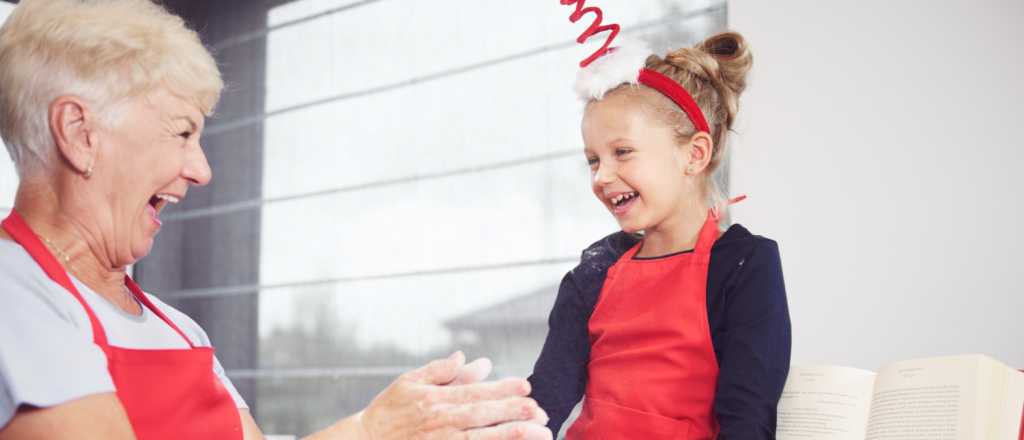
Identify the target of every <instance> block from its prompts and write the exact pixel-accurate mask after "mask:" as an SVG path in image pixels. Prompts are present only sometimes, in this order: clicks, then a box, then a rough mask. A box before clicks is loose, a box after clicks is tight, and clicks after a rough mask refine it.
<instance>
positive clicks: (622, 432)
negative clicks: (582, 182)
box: [567, 213, 718, 440]
mask: <svg viewBox="0 0 1024 440" xmlns="http://www.w3.org/2000/svg"><path fill="white" fill-rule="evenodd" d="M717 218H718V217H717V215H715V213H709V215H708V218H707V220H706V221H705V222H704V226H703V227H702V228H701V231H700V236H699V238H698V239H697V245H696V247H695V248H694V250H693V252H688V253H681V254H677V255H672V256H669V257H664V258H658V259H651V260H637V259H634V258H633V257H634V255H636V253H637V251H638V250H639V249H640V244H637V245H636V246H634V247H633V248H632V249H630V250H629V251H628V252H626V254H625V255H623V256H622V258H620V259H619V261H618V262H616V263H615V265H613V266H612V267H611V268H609V269H608V275H607V278H606V279H605V282H604V287H602V289H601V296H600V298H599V299H598V303H597V305H596V306H595V308H594V313H593V315H592V316H591V318H590V323H589V333H590V363H589V365H588V371H589V374H588V382H587V390H586V397H585V399H584V401H583V412H582V414H580V417H579V418H578V419H577V420H576V422H575V423H574V424H573V425H572V427H571V428H570V429H569V432H568V436H567V438H568V439H570V440H582V439H713V438H715V437H716V436H717V435H718V424H717V422H716V420H715V417H714V415H713V413H712V407H713V404H714V398H715V388H716V386H717V381H718V361H717V359H716V358H715V351H714V348H713V347H712V345H711V331H710V329H709V327H708V316H707V281H708V280H707V278H708V263H709V262H710V261H711V247H712V245H714V243H715V240H717V239H718V222H717Z"/></svg>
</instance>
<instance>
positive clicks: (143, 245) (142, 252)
mask: <svg viewBox="0 0 1024 440" xmlns="http://www.w3.org/2000/svg"><path fill="white" fill-rule="evenodd" d="M155 239H156V234H153V235H150V236H148V237H146V238H143V239H142V240H139V241H138V242H136V243H134V244H133V245H132V249H131V257H130V260H131V261H126V262H124V264H125V265H129V264H135V262H137V261H139V260H141V259H143V258H144V257H145V256H146V255H149V253H150V252H151V251H152V250H153V242H154V240H155Z"/></svg>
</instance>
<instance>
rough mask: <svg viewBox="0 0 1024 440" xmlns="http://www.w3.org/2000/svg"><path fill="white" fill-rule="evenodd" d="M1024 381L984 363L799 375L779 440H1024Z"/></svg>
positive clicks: (939, 362)
mask: <svg viewBox="0 0 1024 440" xmlns="http://www.w3.org/2000/svg"><path fill="white" fill-rule="evenodd" d="M1022 419H1024V373H1021V372H1019V371H1017V370H1014V369H1012V368H1010V367H1007V366H1006V365H1003V364H1002V363H1000V362H998V361H996V360H995V359H992V358H990V357H988V356H984V355H963V356H949V357H938V358H929V359H918V360H910V361H901V362H895V363H892V364H888V365H886V366H884V367H883V368H882V369H881V370H879V372H878V374H875V373H872V372H870V371H865V370H859V369H856V368H847V367H837V366H809V367H793V368H791V369H790V372H789V378H788V379H787V380H786V387H785V389H784V390H783V392H782V399H781V400H780V401H779V417H778V428H777V430H776V436H777V438H778V439H779V440H797V439H799V440H805V439H815V440H918V439H922V440H923V439H930V440H982V439H984V440H1018V439H1019V440H1024V430H1022V426H1021V422H1022Z"/></svg>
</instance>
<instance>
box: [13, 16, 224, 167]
mask: <svg viewBox="0 0 1024 440" xmlns="http://www.w3.org/2000/svg"><path fill="white" fill-rule="evenodd" d="M160 87H165V88H166V89H167V90H169V91H170V92H172V93H174V94H175V95H177V96H179V97H181V98H182V99H185V100H187V101H189V102H191V103H194V104H195V105H196V106H197V107H198V108H199V109H200V110H201V111H203V113H205V114H207V115H209V114H211V113H212V112H213V108H214V107H215V106H216V104H217V101H218V100H219V99H220V93H221V89H223V87H224V83H223V81H222V80H221V76H220V70H219V69H218V68H217V63H216V62H215V61H214V59H213V56H211V55H210V52H209V51H207V50H206V48H205V47H204V46H203V44H202V42H201V41H200V40H199V35H198V34H196V32H195V31H193V30H191V29H189V28H188V27H186V26H185V23H184V21H183V20H182V19H181V18H180V17H178V16H175V15H173V14H171V13H169V12H167V11H166V10H165V9H164V8H163V7H161V6H159V5H157V4H155V3H153V2H152V1H151V0H22V1H21V3H20V4H19V5H18V6H17V7H16V8H15V9H14V11H13V12H12V13H11V15H10V16H9V17H8V18H7V22H6V23H4V25H3V27H0V136H2V137H3V139H4V141H5V142H6V144H7V151H8V152H9V153H10V155H11V159H13V160H14V163H15V166H16V167H17V170H18V174H19V175H21V176H22V177H24V176H25V175H26V174H27V173H30V172H33V171H36V170H37V169H39V167H40V166H45V165H47V162H48V160H49V157H51V150H52V149H53V148H54V141H53V138H52V136H51V134H50V127H49V120H48V119H49V116H48V113H49V106H50V103H52V102H53V100H54V99H56V98H57V97H59V96H64V95H75V96H78V97H79V98H81V99H83V100H84V101H85V102H87V103H88V104H89V105H91V106H93V109H94V111H95V112H96V113H97V114H98V115H99V117H100V119H101V121H102V122H103V123H104V124H108V125H116V124H117V123H118V122H119V121H120V119H121V116H123V115H122V113H123V112H124V107H125V106H124V105H123V104H124V103H126V102H127V101H128V100H129V99H130V98H133V97H136V96H140V95H143V94H145V93H148V92H151V91H153V90H155V89H157V88H160Z"/></svg>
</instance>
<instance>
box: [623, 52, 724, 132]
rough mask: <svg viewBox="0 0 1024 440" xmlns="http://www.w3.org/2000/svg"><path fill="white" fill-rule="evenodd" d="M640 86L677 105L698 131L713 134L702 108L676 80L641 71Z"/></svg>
mask: <svg viewBox="0 0 1024 440" xmlns="http://www.w3.org/2000/svg"><path fill="white" fill-rule="evenodd" d="M637 80H638V81H640V84H643V85H645V86H647V87H650V88H652V89H654V90H657V91H658V92H660V93H661V94H662V95H665V97H667V98H668V99H671V100H672V102H674V103H676V105H678V106H679V108H681V109H683V111H684V112H686V116H689V117H690V121H691V122H693V126H694V127H696V128H697V130H698V131H703V132H707V133H708V134H711V130H710V129H708V121H707V120H706V119H704V112H702V111H700V106H698V105H697V102H696V101H694V100H693V97H691V96H690V94H689V93H687V92H686V89H685V88H683V86H681V85H679V83H677V82H676V81H675V80H673V79H672V78H669V77H667V76H665V75H662V74H661V73H660V72H657V71H654V70H651V69H646V68H644V69H640V76H639V78H637Z"/></svg>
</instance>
